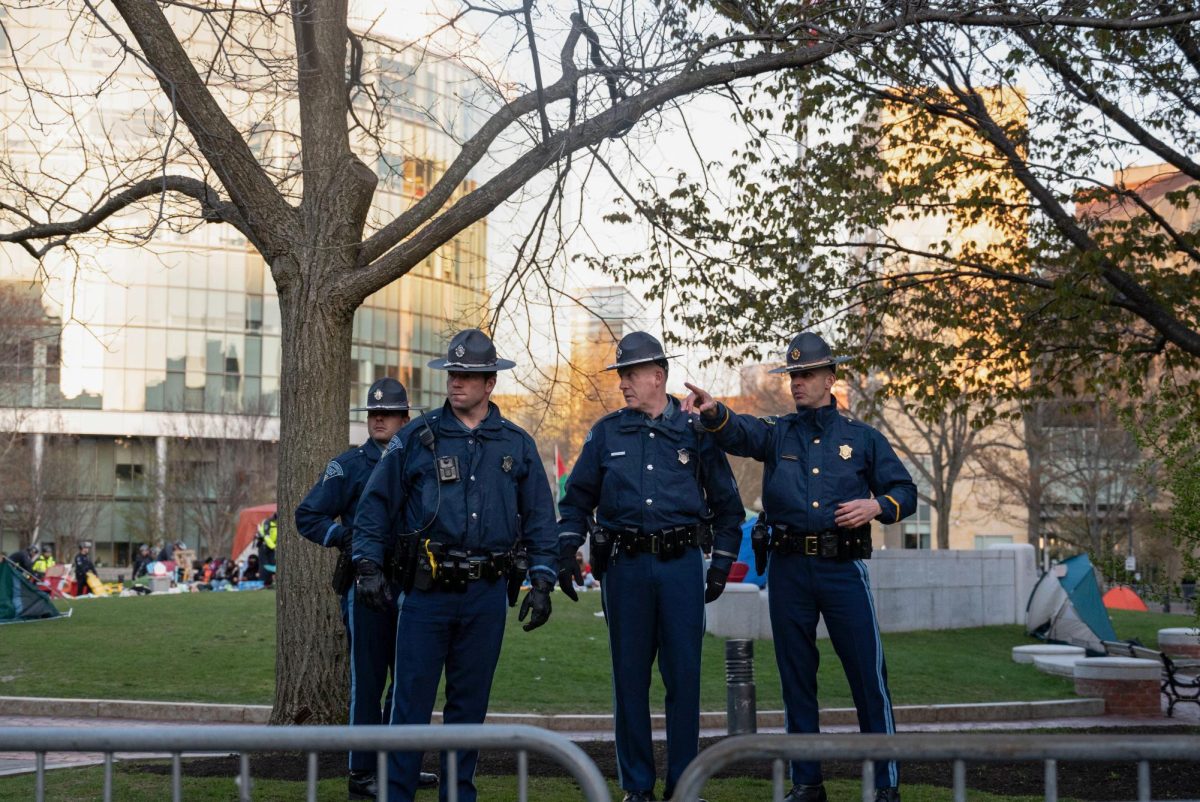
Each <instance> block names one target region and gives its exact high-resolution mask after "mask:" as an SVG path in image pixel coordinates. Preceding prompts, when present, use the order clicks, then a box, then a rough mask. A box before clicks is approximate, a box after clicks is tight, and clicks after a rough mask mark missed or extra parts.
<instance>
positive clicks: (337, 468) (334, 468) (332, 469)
mask: <svg viewBox="0 0 1200 802" xmlns="http://www.w3.org/2000/svg"><path fill="white" fill-rule="evenodd" d="M345 475H346V473H345V471H343V470H342V463H340V462H338V461H337V460H335V459H331V460H329V464H328V465H326V466H325V475H324V476H323V477H321V483H322V484H324V483H325V480H326V479H332V478H333V477H335V476H345Z"/></svg>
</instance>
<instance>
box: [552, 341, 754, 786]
mask: <svg viewBox="0 0 1200 802" xmlns="http://www.w3.org/2000/svg"><path fill="white" fill-rule="evenodd" d="M671 358H673V357H671V356H668V355H667V354H666V353H665V352H664V351H663V347H662V344H661V343H660V342H659V341H658V339H657V338H655V337H653V336H652V335H650V334H647V333H646V332H644V331H635V332H633V333H631V334H628V335H626V336H625V337H623V338H622V339H621V341H620V342H619V343H617V351H616V362H614V363H613V364H611V365H609V366H608V367H607V368H606V370H615V371H616V372H617V376H618V377H619V379H620V389H621V394H622V395H623V396H624V398H625V407H624V408H623V409H620V410H618V411H616V412H613V413H612V414H610V415H606V416H604V417H603V418H601V419H600V420H599V421H597V422H596V424H595V425H594V426H592V429H591V431H589V432H588V435H587V439H586V440H585V441H584V444H583V449H582V450H581V451H580V454H579V458H578V459H577V460H576V461H575V466H574V468H573V469H572V471H571V475H570V478H569V479H568V480H567V484H566V488H565V492H564V493H563V498H562V500H561V501H560V502H559V507H558V508H559V513H560V516H561V517H560V519H559V522H558V533H559V534H558V542H559V567H560V571H559V578H560V579H559V581H560V585H561V587H562V589H563V591H564V592H565V593H567V594H568V595H570V596H572V597H575V591H574V589H573V587H572V585H571V578H570V574H571V569H572V568H573V566H574V565H575V553H576V550H577V549H578V548H579V546H580V545H581V544H582V543H583V539H584V535H585V534H586V533H587V532H588V528H589V527H588V521H589V519H591V518H593V517H594V518H595V522H596V528H594V529H593V530H592V571H593V574H598V573H602V581H601V592H602V593H603V594H604V609H605V612H606V613H607V617H608V637H609V645H610V649H611V651H612V664H613V702H614V706H615V710H614V725H615V733H616V746H617V773H618V779H619V781H620V785H621V788H622V789H624V791H625V800H626V802H644V800H648V799H654V798H655V797H654V787H655V785H656V780H657V778H656V776H655V775H656V771H655V761H654V749H653V741H652V737H651V727H650V696H649V689H650V673H651V671H652V667H653V664H654V660H655V657H656V656H657V657H658V661H659V663H658V664H659V670H660V672H661V674H662V678H663V684H664V685H665V686H666V692H667V693H666V714H667V733H668V736H667V771H666V778H665V780H666V783H665V787H664V792H665V793H664V795H663V798H664V799H668V798H670V797H671V795H672V793H673V792H674V788H675V784H676V782H677V781H678V780H679V777H680V775H681V774H682V773H683V770H684V768H685V767H686V766H687V765H688V764H689V763H691V761H692V760H693V759H694V758H695V757H696V753H697V750H698V745H699V735H700V652H701V645H702V641H703V636H704V605H705V603H706V602H710V601H713V600H714V599H716V598H717V597H718V596H719V595H721V592H722V591H723V590H724V588H725V582H726V579H727V578H728V576H729V569H730V567H731V566H732V565H733V561H734V559H735V558H736V557H737V552H738V547H739V546H740V544H741V538H742V532H741V523H742V516H743V510H742V502H741V499H740V497H739V496H738V490H737V483H736V482H735V481H734V478H733V472H732V471H731V470H730V468H729V462H728V460H727V459H726V458H725V455H724V454H723V453H722V452H721V450H720V448H719V447H718V446H717V444H716V442H715V441H714V439H713V438H712V437H710V436H708V435H706V434H704V433H703V432H700V431H697V427H696V426H694V425H693V422H694V418H695V416H694V415H688V414H686V413H685V412H683V410H682V409H681V408H680V404H679V401H678V400H676V399H674V398H672V397H671V396H669V395H667V391H666V380H667V372H668V362H667V360H669V359H671ZM710 526H711V528H712V533H713V537H712V541H713V542H712V544H711V545H712V563H711V565H710V566H709V568H708V569H707V572H706V571H705V568H704V555H703V553H702V548H707V547H708V546H709V545H710V544H709V543H708V542H707V541H708V531H709V527H710ZM605 544H607V545H605ZM606 557H607V560H606ZM606 562H607V565H605V563H606ZM598 578H599V577H598Z"/></svg>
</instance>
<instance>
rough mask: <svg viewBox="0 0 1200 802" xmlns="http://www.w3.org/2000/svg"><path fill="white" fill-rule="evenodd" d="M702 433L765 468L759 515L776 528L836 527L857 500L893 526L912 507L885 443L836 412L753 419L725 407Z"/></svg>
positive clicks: (912, 488) (908, 481) (911, 495)
mask: <svg viewBox="0 0 1200 802" xmlns="http://www.w3.org/2000/svg"><path fill="white" fill-rule="evenodd" d="M705 427H706V428H708V430H709V431H711V432H713V434H714V435H715V436H716V438H717V442H719V443H720V444H721V447H722V448H724V449H725V450H726V451H727V452H729V453H730V454H734V455H736V456H739V457H753V458H754V459H756V460H758V461H760V462H762V463H763V494H762V502H763V510H764V511H765V512H766V515H767V520H768V521H770V522H771V523H773V524H785V525H787V526H788V527H795V528H796V529H798V530H800V531H802V532H820V531H822V530H826V529H836V528H837V524H835V523H834V520H833V519H834V515H836V513H837V505H838V504H841V503H843V502H846V501H853V500H854V499H860V498H864V499H865V498H872V497H874V498H875V500H876V501H878V502H879V506H880V507H881V508H882V512H881V513H880V514H879V515H877V516H876V517H875V519H876V520H877V521H880V522H881V523H885V524H894V523H896V522H897V521H899V520H901V519H902V518H906V517H908V516H909V515H912V514H913V512H915V511H916V509H917V487H916V485H914V484H913V480H912V477H911V476H910V475H909V473H908V469H907V468H905V467H904V464H903V463H902V462H900V458H899V457H897V456H896V452H895V451H893V450H892V447H891V445H890V444H889V443H888V441H887V439H886V438H885V437H884V436H883V435H882V434H880V433H879V432H878V431H876V430H875V429H873V428H872V427H870V426H868V425H867V424H865V423H862V422H861V421H857V420H853V419H851V418H849V417H847V416H845V415H843V414H841V413H840V412H839V411H838V408H837V401H836V400H834V401H832V402H831V403H830V404H829V405H828V406H824V407H821V408H819V409H802V410H800V411H798V412H794V413H792V414H790V415H782V416H780V417H773V416H768V417H765V418H756V417H754V416H753V415H737V414H734V413H732V412H730V410H729V409H728V408H726V407H725V405H724V404H720V405H719V406H718V410H717V418H716V421H715V422H713V421H711V420H709V419H706V420H705Z"/></svg>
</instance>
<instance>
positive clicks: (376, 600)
mask: <svg viewBox="0 0 1200 802" xmlns="http://www.w3.org/2000/svg"><path fill="white" fill-rule="evenodd" d="M354 567H355V569H356V573H357V576H356V577H355V579H354V595H355V598H356V599H357V600H358V601H360V602H362V603H363V604H365V605H367V606H368V607H370V608H371V609H372V610H375V611H376V612H380V613H386V612H388V611H389V610H391V609H392V591H391V590H390V589H389V588H388V583H387V580H386V579H384V578H383V569H382V568H380V567H379V566H378V565H376V564H375V563H373V562H371V561H370V560H359V561H358V562H357V563H356V564H355V566H354Z"/></svg>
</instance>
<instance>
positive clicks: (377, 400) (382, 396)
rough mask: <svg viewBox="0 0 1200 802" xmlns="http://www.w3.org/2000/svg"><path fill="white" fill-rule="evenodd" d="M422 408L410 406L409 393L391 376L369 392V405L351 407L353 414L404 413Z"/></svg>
mask: <svg viewBox="0 0 1200 802" xmlns="http://www.w3.org/2000/svg"><path fill="white" fill-rule="evenodd" d="M420 408H421V407H414V406H409V403H408V391H407V390H405V389H404V385H403V384H401V383H400V382H398V381H396V380H395V379H393V378H392V377H391V376H384V377H383V378H382V379H379V380H378V381H376V382H375V383H374V384H372V385H371V389H369V390H367V405H366V406H365V407H351V408H350V411H351V412H404V411H405V410H409V409H420Z"/></svg>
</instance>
